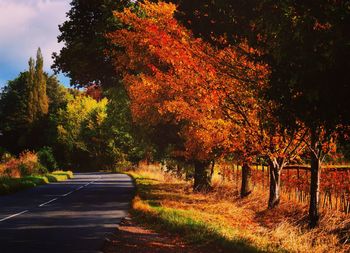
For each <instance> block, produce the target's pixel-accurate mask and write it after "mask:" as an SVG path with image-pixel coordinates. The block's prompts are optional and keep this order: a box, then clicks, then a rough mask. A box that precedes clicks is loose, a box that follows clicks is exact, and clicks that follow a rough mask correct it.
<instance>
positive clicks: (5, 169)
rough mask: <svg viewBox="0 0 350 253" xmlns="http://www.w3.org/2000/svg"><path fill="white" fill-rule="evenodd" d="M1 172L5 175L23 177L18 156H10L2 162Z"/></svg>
mask: <svg viewBox="0 0 350 253" xmlns="http://www.w3.org/2000/svg"><path fill="white" fill-rule="evenodd" d="M1 167H2V168H1V170H2V171H0V173H1V174H2V175H3V176H5V177H14V178H18V177H21V170H20V161H19V160H18V159H16V158H10V159H9V160H8V161H7V162H5V163H4V164H2V166H1Z"/></svg>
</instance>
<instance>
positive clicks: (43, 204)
mask: <svg viewBox="0 0 350 253" xmlns="http://www.w3.org/2000/svg"><path fill="white" fill-rule="evenodd" d="M55 200H57V198H54V199H51V200H49V201H47V202H45V203H42V204H40V205H39V207H42V206H45V205H46V204H49V203H51V202H54V201H55Z"/></svg>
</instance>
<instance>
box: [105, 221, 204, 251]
mask: <svg viewBox="0 0 350 253" xmlns="http://www.w3.org/2000/svg"><path fill="white" fill-rule="evenodd" d="M103 251H104V252H105V253H119V252H124V253H125V252H127V253H134V252H138V253H144V252H152V253H153V252H156V253H182V252H191V253H199V252H205V251H203V250H200V249H198V248H194V247H193V246H190V245H188V244H186V243H184V242H183V241H182V240H181V239H180V238H179V237H173V236H170V235H165V234H159V233H157V232H155V231H153V230H150V229H147V228H144V227H142V226H139V225H138V224H136V223H135V222H134V221H132V219H130V218H127V219H125V220H123V222H122V223H121V224H120V225H119V226H118V230H117V232H116V234H115V235H113V236H112V237H110V238H108V239H107V240H106V244H105V247H104V250H103Z"/></svg>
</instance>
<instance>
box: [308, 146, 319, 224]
mask: <svg viewBox="0 0 350 253" xmlns="http://www.w3.org/2000/svg"><path fill="white" fill-rule="evenodd" d="M320 176H321V161H320V158H319V157H317V155H316V154H314V153H313V152H311V182H310V206H309V222H310V223H309V226H310V228H314V227H316V226H317V225H318V222H319V218H320V215H319V210H318V208H319V201H320Z"/></svg>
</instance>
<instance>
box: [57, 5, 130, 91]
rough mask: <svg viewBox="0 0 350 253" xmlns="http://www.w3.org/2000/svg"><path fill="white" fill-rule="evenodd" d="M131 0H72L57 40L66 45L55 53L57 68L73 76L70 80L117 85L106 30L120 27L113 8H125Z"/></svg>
mask: <svg viewBox="0 0 350 253" xmlns="http://www.w3.org/2000/svg"><path fill="white" fill-rule="evenodd" d="M130 2H132V1H129V0H121V1H114V0H73V1H72V2H71V6H72V7H71V10H70V11H69V12H68V13H67V17H68V20H67V21H65V22H64V23H63V24H62V25H60V27H59V29H60V32H61V34H60V35H59V36H58V41H59V42H61V43H62V42H63V43H64V46H63V48H62V49H61V51H60V52H59V54H57V53H55V54H54V59H55V61H54V65H53V67H54V69H56V71H62V72H64V73H66V74H67V76H68V77H70V78H71V84H72V85H75V86H78V87H82V86H88V85H91V84H98V85H99V84H103V85H116V84H118V80H119V77H118V76H116V75H115V71H114V68H113V65H112V64H111V59H110V58H109V57H106V55H105V50H106V49H109V47H110V45H109V43H108V41H107V39H106V37H105V34H106V33H108V32H110V31H113V30H115V29H117V28H118V26H119V23H118V21H117V20H116V19H115V17H114V16H113V11H114V10H122V9H123V8H124V7H125V6H127V5H129V4H130Z"/></svg>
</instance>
